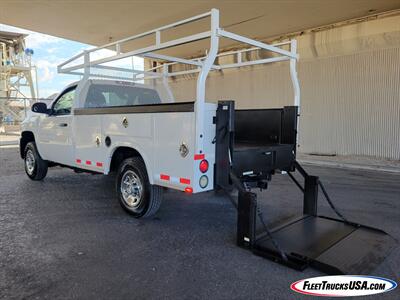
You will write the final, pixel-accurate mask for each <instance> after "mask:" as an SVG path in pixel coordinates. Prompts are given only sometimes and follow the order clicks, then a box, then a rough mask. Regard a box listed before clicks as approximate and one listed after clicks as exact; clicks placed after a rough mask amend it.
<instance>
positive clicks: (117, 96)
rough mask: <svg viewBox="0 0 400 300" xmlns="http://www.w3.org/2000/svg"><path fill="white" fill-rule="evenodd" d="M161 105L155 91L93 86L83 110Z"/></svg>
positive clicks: (121, 86)
mask: <svg viewBox="0 0 400 300" xmlns="http://www.w3.org/2000/svg"><path fill="white" fill-rule="evenodd" d="M159 103H161V99H160V96H159V95H158V93H157V91H156V90H155V89H151V88H145V87H139V86H136V85H133V86H125V85H112V84H93V85H91V86H90V88H89V91H88V94H87V96H86V101H85V105H84V107H85V108H99V107H113V106H114V107H115V106H132V105H146V104H159Z"/></svg>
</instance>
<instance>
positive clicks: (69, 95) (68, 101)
mask: <svg viewBox="0 0 400 300" xmlns="http://www.w3.org/2000/svg"><path fill="white" fill-rule="evenodd" d="M74 96H75V87H74V88H73V89H72V90H69V91H67V92H66V93H64V95H62V96H61V97H60V98H58V100H57V101H56V103H54V105H53V115H69V114H71V109H72V104H73V101H74Z"/></svg>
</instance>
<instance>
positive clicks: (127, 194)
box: [121, 170, 143, 208]
mask: <svg viewBox="0 0 400 300" xmlns="http://www.w3.org/2000/svg"><path fill="white" fill-rule="evenodd" d="M142 192H143V185H142V182H141V181H140V178H139V176H138V175H137V174H136V173H135V172H134V171H132V170H128V171H126V172H125V173H124V175H123V176H122V179H121V194H122V198H123V200H124V202H125V203H126V205H128V206H129V207H132V208H135V207H138V206H139V204H140V200H141V198H142Z"/></svg>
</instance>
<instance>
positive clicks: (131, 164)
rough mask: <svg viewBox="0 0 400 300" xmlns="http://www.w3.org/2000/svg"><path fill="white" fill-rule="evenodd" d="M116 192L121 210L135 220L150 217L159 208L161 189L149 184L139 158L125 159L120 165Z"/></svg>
mask: <svg viewBox="0 0 400 300" xmlns="http://www.w3.org/2000/svg"><path fill="white" fill-rule="evenodd" d="M116 190H117V195H118V200H119V203H120V204H121V206H122V208H123V209H124V210H125V211H127V212H128V213H129V214H131V215H132V216H134V217H135V218H141V217H150V216H152V215H154V214H155V213H156V212H157V211H158V209H159V208H160V205H161V199H162V188H161V187H159V186H155V185H151V184H150V182H149V178H148V175H147V171H146V167H145V164H144V162H143V160H142V159H141V158H140V157H131V158H127V159H125V160H124V161H123V162H122V163H121V165H120V166H119V168H118V173H117V178H116Z"/></svg>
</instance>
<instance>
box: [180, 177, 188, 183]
mask: <svg viewBox="0 0 400 300" xmlns="http://www.w3.org/2000/svg"><path fill="white" fill-rule="evenodd" d="M179 182H180V183H182V184H190V179H187V178H179Z"/></svg>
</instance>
